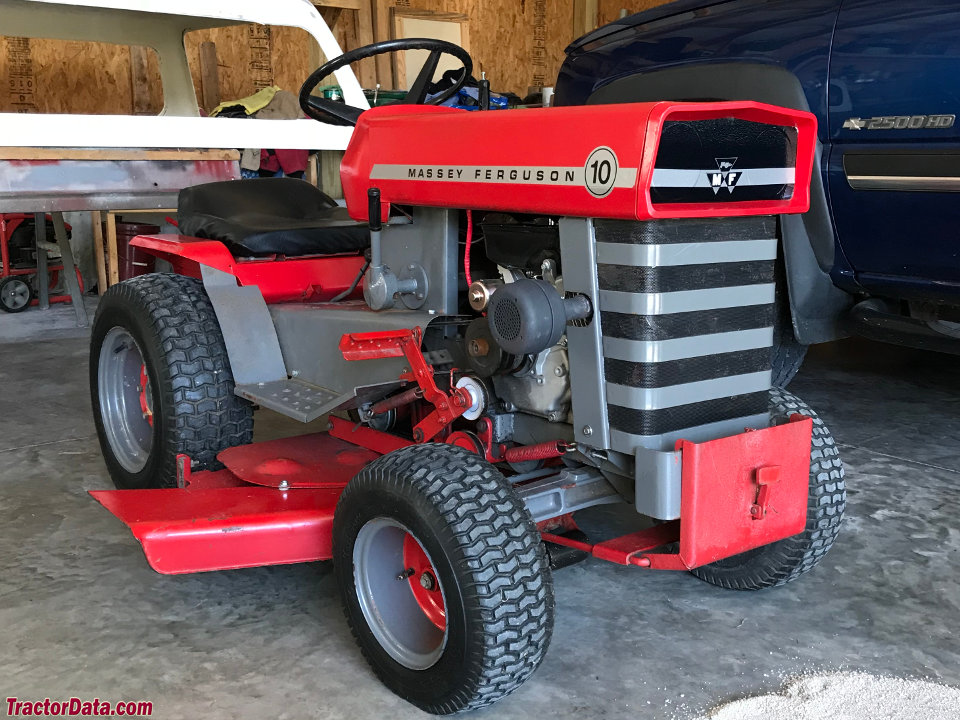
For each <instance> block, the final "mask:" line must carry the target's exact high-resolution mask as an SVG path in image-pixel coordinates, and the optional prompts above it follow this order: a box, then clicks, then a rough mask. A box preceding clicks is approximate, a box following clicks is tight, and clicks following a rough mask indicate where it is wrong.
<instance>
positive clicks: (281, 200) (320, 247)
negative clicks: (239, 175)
mask: <svg viewBox="0 0 960 720" xmlns="http://www.w3.org/2000/svg"><path fill="white" fill-rule="evenodd" d="M177 217H178V223H179V225H180V232H181V233H182V234H183V235H190V236H192V237H199V238H206V239H208V240H220V241H221V242H223V243H224V244H226V246H227V247H228V248H229V249H230V252H231V253H233V255H234V256H241V257H243V256H251V255H253V256H257V255H286V256H288V257H298V256H301V255H334V254H338V253H352V252H361V251H363V250H365V249H366V248H368V247H370V230H369V229H368V227H367V224H366V223H358V222H356V221H355V220H352V219H351V218H350V215H349V214H348V213H347V209H346V208H342V207H340V206H339V205H337V203H336V202H334V200H333V199H332V198H330V197H329V196H328V195H326V194H324V193H323V192H321V191H320V190H318V189H317V188H315V187H314V186H313V185H311V184H310V183H308V182H305V181H303V180H297V179H295V178H259V179H254V180H230V181H227V182H215V183H207V184H206V185H195V186H194V187H189V188H184V189H183V190H181V191H180V196H179V199H178V202H177Z"/></svg>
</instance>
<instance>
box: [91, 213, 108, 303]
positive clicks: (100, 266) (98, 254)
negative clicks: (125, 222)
mask: <svg viewBox="0 0 960 720" xmlns="http://www.w3.org/2000/svg"><path fill="white" fill-rule="evenodd" d="M90 220H91V222H92V223H93V257H94V259H95V260H96V262H97V293H98V294H100V295H103V294H104V293H105V292H106V291H107V266H106V263H105V262H104V260H105V258H104V255H103V218H102V217H101V215H100V212H99V211H98V210H94V211H93V212H91V213H90Z"/></svg>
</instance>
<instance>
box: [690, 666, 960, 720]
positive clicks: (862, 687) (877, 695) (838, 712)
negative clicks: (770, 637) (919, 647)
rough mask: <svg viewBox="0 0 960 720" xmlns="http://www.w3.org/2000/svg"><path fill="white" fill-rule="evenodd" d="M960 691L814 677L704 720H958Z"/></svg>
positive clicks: (853, 677)
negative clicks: (776, 693)
mask: <svg viewBox="0 0 960 720" xmlns="http://www.w3.org/2000/svg"><path fill="white" fill-rule="evenodd" d="M958 718H960V690H958V689H955V688H950V687H946V686H944V685H937V684H935V683H931V682H924V681H922V680H901V679H898V678H884V677H876V676H874V675H867V674H864V673H836V674H830V675H810V676H806V677H800V678H797V679H794V680H792V681H790V683H789V684H788V685H787V686H786V687H785V688H784V689H783V690H782V691H781V693H780V694H779V695H762V696H760V697H753V698H746V699H744V700H737V701H735V702H731V703H728V704H726V705H723V706H721V707H718V708H715V709H714V710H711V711H710V712H708V713H707V714H706V715H704V716H703V717H702V718H701V719H700V720H958Z"/></svg>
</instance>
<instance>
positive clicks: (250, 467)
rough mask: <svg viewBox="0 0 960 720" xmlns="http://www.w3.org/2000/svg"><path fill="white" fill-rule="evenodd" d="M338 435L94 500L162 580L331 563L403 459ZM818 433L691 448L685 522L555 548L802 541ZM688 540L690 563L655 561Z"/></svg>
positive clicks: (247, 452) (253, 452) (715, 551)
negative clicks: (349, 522)
mask: <svg viewBox="0 0 960 720" xmlns="http://www.w3.org/2000/svg"><path fill="white" fill-rule="evenodd" d="M332 427H333V434H331V433H315V434H312V435H301V436H298V437H292V438H283V439H280V440H271V441H269V442H262V443H255V444H253V445H242V446H238V447H234V448H230V449H229V450H225V451H223V452H222V453H220V455H219V456H218V457H219V459H220V461H221V462H222V463H223V464H224V465H225V466H226V469H224V470H218V471H202V472H198V473H195V474H191V473H189V472H184V474H183V477H182V478H181V479H180V483H181V484H182V485H183V487H180V488H170V489H164V490H108V491H104V490H97V491H92V492H91V493H90V494H91V495H92V496H93V497H94V498H95V499H96V500H97V501H98V502H99V503H100V504H101V505H103V506H104V507H105V508H106V509H107V510H109V511H110V512H111V513H113V514H114V515H115V516H117V517H118V518H119V519H120V520H122V521H123V522H124V523H125V524H126V525H127V526H128V527H129V528H130V529H131V531H133V535H134V537H136V538H137V540H138V541H139V542H140V543H141V545H143V550H144V553H145V555H146V557H147V561H148V562H149V563H150V567H152V568H153V569H154V570H156V571H157V572H159V573H163V574H168V575H175V574H181V573H191V572H202V571H207V570H231V569H236V568H243V567H256V566H259V565H284V564H289V563H297V562H311V561H316V560H329V559H330V558H331V557H332V551H333V539H332V528H333V514H334V510H335V509H336V505H337V501H338V500H339V498H340V494H341V492H342V491H343V488H344V487H345V486H346V485H347V483H348V482H349V481H350V479H351V478H352V477H353V476H354V475H356V474H357V473H358V472H360V470H361V469H363V467H364V466H365V465H367V464H368V463H370V462H371V461H373V460H375V459H376V458H377V457H379V456H380V455H381V452H379V451H378V450H381V449H382V450H384V451H389V450H392V449H396V447H387V446H384V438H390V437H391V436H389V435H387V434H385V433H380V432H376V431H372V430H370V429H367V428H362V430H363V432H362V433H358V434H357V436H356V437H353V438H351V439H352V440H355V443H354V442H348V441H347V440H345V439H341V437H343V436H345V435H348V434H349V432H350V430H349V424H348V423H346V422H345V421H342V420H340V421H335V422H334V423H332ZM810 432H811V421H810V420H809V418H803V417H801V416H796V418H795V421H794V422H790V423H788V424H786V425H781V426H778V427H770V428H766V429H763V430H751V431H747V432H744V433H741V434H739V435H734V436H732V437H727V438H721V439H719V440H713V441H710V442H706V443H690V442H686V441H681V442H680V443H679V446H680V447H679V449H680V450H681V452H682V463H683V494H684V502H683V511H682V514H681V518H680V521H679V523H678V522H672V523H668V524H666V525H661V526H659V527H657V528H653V529H652V531H642V532H640V533H633V534H631V535H625V536H623V537H620V538H614V539H613V540H608V541H606V542H603V543H600V544H598V545H590V544H587V543H581V542H577V541H570V540H568V539H566V538H563V537H559V536H554V535H552V534H546V533H545V534H544V539H545V540H547V541H549V542H554V543H556V544H560V545H568V546H571V547H575V548H577V549H580V550H584V551H586V552H588V553H590V554H592V555H593V556H594V557H597V558H600V559H602V560H607V561H610V562H615V563H618V564H622V565H634V566H638V567H646V568H652V569H661V570H686V569H689V568H693V567H697V566H699V565H703V564H706V563H709V562H713V561H715V560H717V559H720V558H723V557H729V556H730V555H734V554H737V553H740V552H744V551H745V550H749V549H752V548H755V547H760V546H761V545H765V544H767V543H770V542H774V541H776V540H779V539H781V538H784V537H789V536H790V535H794V534H796V533H798V532H800V531H801V530H802V529H803V525H804V521H805V517H806V503H805V498H806V492H807V472H808V456H809V448H810ZM336 435H340V436H341V437H337V436H336ZM397 441H398V442H397V446H400V445H401V444H402V443H403V442H404V441H403V440H402V439H400V438H397ZM361 444H366V445H367V447H362V446H361ZM371 445H374V446H377V450H374V449H373V448H372V447H370V446H371ZM181 457H183V456H181ZM183 459H184V460H187V462H185V463H184V467H188V466H189V462H188V459H187V458H183ZM676 540H679V541H680V546H679V552H678V553H658V552H650V551H653V550H656V549H657V548H659V547H661V546H663V545H666V544H668V543H672V542H674V541H676Z"/></svg>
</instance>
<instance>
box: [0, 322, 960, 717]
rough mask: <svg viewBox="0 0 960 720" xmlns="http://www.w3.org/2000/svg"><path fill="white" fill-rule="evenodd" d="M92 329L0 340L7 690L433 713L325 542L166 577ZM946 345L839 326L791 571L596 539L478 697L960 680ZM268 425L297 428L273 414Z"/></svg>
mask: <svg viewBox="0 0 960 720" xmlns="http://www.w3.org/2000/svg"><path fill="white" fill-rule="evenodd" d="M86 353H87V350H86V343H85V341H84V340H82V339H64V340H62V341H59V342H32V343H23V344H6V345H0V387H2V388H3V391H2V395H0V577H2V582H0V698H2V697H5V696H12V695H16V696H19V697H20V698H40V699H42V698H44V697H47V696H51V697H53V698H54V699H57V698H68V697H71V696H78V697H100V698H105V699H106V698H113V699H120V698H122V699H146V700H151V701H153V703H154V708H155V711H154V716H155V717H159V718H197V717H202V716H204V715H206V716H209V717H217V718H261V717H262V718H268V717H269V718H342V717H351V718H355V719H356V720H362V719H363V718H384V717H390V718H396V719H397V720H402V719H404V718H414V717H424V715H423V714H422V713H420V712H419V711H418V710H416V709H414V708H413V707H411V706H409V705H406V704H405V703H403V702H402V701H400V700H399V699H397V698H396V697H395V696H393V695H392V694H390V693H389V692H388V691H387V690H385V689H384V688H383V687H382V686H381V685H380V684H379V683H378V682H377V680H376V679H375V678H374V677H373V675H372V673H371V672H370V671H369V670H368V669H367V667H366V665H365V664H364V662H363V660H362V659H361V657H360V654H359V652H358V651H357V649H356V648H355V647H354V644H353V641H352V639H351V637H350V635H349V633H348V630H347V628H346V625H345V623H344V620H343V616H342V613H341V611H340V607H339V600H338V597H337V588H336V584H335V582H334V579H333V577H332V575H331V572H330V567H329V565H328V564H312V565H299V566H287V567H274V568H261V569H251V570H241V571H231V572H220V573H207V574H203V575H197V576H181V577H164V576H161V575H157V574H155V573H154V572H153V571H151V570H150V569H149V568H148V567H147V565H146V563H145V561H144V559H143V557H142V555H141V552H140V549H139V546H138V545H137V543H136V542H135V541H134V540H133V538H132V537H131V535H130V533H129V532H128V531H127V530H126V528H125V527H124V526H123V525H122V524H121V523H120V522H119V521H117V520H115V519H114V518H113V517H111V516H110V515H109V514H108V513H107V512H106V511H105V510H103V509H102V508H101V507H100V506H99V505H98V504H97V503H95V502H94V501H93V500H92V499H90V498H89V497H88V496H87V494H86V491H87V490H92V489H98V488H108V487H110V483H109V480H108V478H107V475H106V471H105V469H104V466H103V462H102V460H101V458H100V453H99V449H98V447H97V442H96V438H95V437H94V430H93V424H92V422H91V419H90V406H89V401H88V397H87V392H88V391H87V359H86ZM956 366H957V365H956V358H953V357H947V356H938V355H933V354H925V353H921V352H914V351H910V350H901V349H897V348H891V347H887V346H881V345H873V344H867V343H862V342H853V341H847V342H843V343H838V344H835V345H832V346H827V347H824V348H819V349H818V350H817V351H815V352H814V353H812V354H811V357H810V359H809V361H808V362H807V364H806V365H805V366H804V369H803V371H802V373H801V375H800V376H799V377H798V378H797V380H796V381H795V382H794V385H793V388H792V389H793V390H794V391H795V392H796V393H797V394H799V395H800V396H801V397H804V398H805V399H806V400H808V401H809V402H810V403H811V404H812V405H813V406H814V407H815V408H818V409H819V410H820V411H821V413H822V415H823V416H824V418H825V419H826V421H827V423H828V424H829V425H830V427H831V428H832V429H833V431H834V433H835V435H836V436H837V438H838V440H839V441H840V443H841V449H842V452H843V456H844V459H845V461H846V468H847V483H848V488H849V505H848V514H847V520H846V526H845V530H844V531H843V532H842V533H841V535H840V538H839V540H838V542H837V545H836V546H835V548H834V550H833V552H832V553H831V554H830V555H829V556H828V558H827V559H826V561H825V562H824V564H823V565H821V566H820V567H819V568H817V569H816V570H815V571H814V572H813V573H811V574H810V575H807V576H805V577H804V578H802V579H801V580H800V581H798V582H796V583H794V584H792V585H789V586H787V587H784V588H779V589H775V590H771V591H765V592H759V593H737V592H730V591H724V590H719V589H716V588H713V587H711V586H709V585H706V584H704V583H701V582H700V581H699V580H697V579H695V578H694V577H693V576H691V575H687V574H671V573H661V574H658V573H649V572H645V571H643V570H639V569H627V568H620V567H616V566H613V565H610V564H606V563H602V562H599V561H593V560H591V561H588V562H586V563H583V564H580V565H577V566H574V567H572V568H568V569H565V570H562V571H560V572H558V573H557V574H556V576H555V582H556V590H557V626H556V630H555V633H554V637H553V644H552V647H551V650H550V653H549V654H548V656H547V659H546V661H545V663H544V665H543V666H542V667H541V668H540V670H539V671H538V672H537V673H536V674H535V675H534V676H533V677H532V678H531V680H530V681H529V682H528V683H527V684H526V685H525V686H524V687H522V688H521V689H520V690H519V691H518V692H516V693H515V694H514V695H512V696H511V697H509V698H507V699H506V700H504V701H503V702H501V703H500V704H498V705H496V706H494V707H493V708H492V709H488V710H485V711H481V712H479V713H477V714H476V715H475V716H476V717H487V718H494V717H496V718H500V717H504V718H537V719H538V720H539V719H540V718H543V717H544V716H545V715H549V716H551V717H555V718H583V717H590V718H601V717H602V718H623V719H624V720H626V719H628V718H629V719H630V720H635V719H636V718H671V719H680V718H687V717H689V716H691V715H693V714H695V712H696V711H697V710H698V709H701V708H703V707H707V706H710V705H713V704H715V703H717V702H718V701H721V700H725V699H730V698H733V697H738V696H742V695H745V694H753V693H756V692H760V691H769V690H773V689H775V688H777V687H779V685H780V683H781V678H782V677H783V676H785V675H789V674H792V673H796V672H800V671H806V670H811V669H836V668H844V669H862V670H866V671H870V672H875V673H889V674H893V675H899V676H923V677H929V678H934V679H937V680H939V681H942V682H945V683H947V684H952V685H960V646H958V643H957V640H956V635H955V631H956V628H958V627H960V552H958V550H960V530H958V526H957V522H956V518H957V515H958V509H960V508H958V505H960V503H958V500H957V492H956V487H957V485H958V484H960V447H958V444H957V438H958V437H960V393H958V388H960V383H958V375H957V371H956ZM258 422H260V423H261V425H260V427H261V430H260V431H259V432H260V434H261V437H262V436H263V435H264V431H267V432H266V434H269V435H274V436H276V435H281V434H283V433H285V432H289V429H290V428H291V427H293V426H290V425H285V424H284V423H283V422H282V421H281V420H278V419H277V418H276V416H273V417H272V418H266V417H260V418H258Z"/></svg>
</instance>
